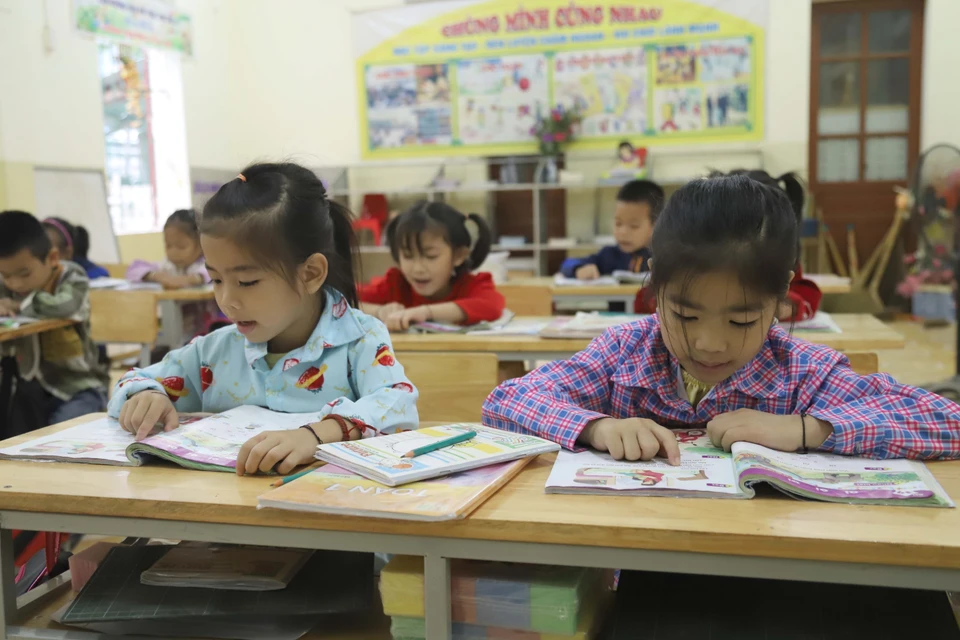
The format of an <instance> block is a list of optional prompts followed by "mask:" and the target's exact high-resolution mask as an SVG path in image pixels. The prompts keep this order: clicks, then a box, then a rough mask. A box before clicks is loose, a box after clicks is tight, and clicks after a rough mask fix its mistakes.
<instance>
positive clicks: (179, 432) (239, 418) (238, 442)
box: [0, 405, 320, 471]
mask: <svg viewBox="0 0 960 640" xmlns="http://www.w3.org/2000/svg"><path fill="white" fill-rule="evenodd" d="M319 419H320V414H319V413H279V412H277V411H271V410H269V409H264V408H262V407H254V406H249V405H247V406H240V407H236V408H235V409H230V410H229V411H225V412H223V413H218V414H216V415H211V416H206V417H203V418H200V417H197V416H189V415H183V416H180V427H179V428H177V429H174V430H173V431H167V432H164V431H160V432H159V433H155V434H154V435H151V436H150V437H148V438H145V439H144V440H141V441H140V442H137V441H136V440H135V439H134V436H133V434H130V433H127V432H126V431H124V430H123V429H122V428H121V427H120V423H118V422H117V421H116V420H113V419H111V418H99V419H96V420H91V421H90V422H84V423H83V424H79V425H77V426H75V427H70V428H68V429H64V430H62V431H57V432H56V433H52V434H50V435H46V436H42V437H40V438H36V439H35V440H30V441H29V442H24V443H22V444H18V445H14V446H12V447H7V448H5V449H0V459H6V460H47V461H56V462H85V463H89V464H110V465H120V466H127V467H138V466H140V465H142V464H144V463H146V462H149V461H150V460H151V459H153V458H163V459H165V460H169V461H171V462H174V463H176V464H178V465H180V466H182V467H186V468H188V469H200V470H203V471H233V470H234V469H235V468H236V462H237V454H238V453H239V452H240V447H241V446H243V443H244V442H246V441H247V440H249V439H250V438H252V437H254V436H256V435H258V434H260V433H263V432H265V431H281V430H285V429H296V428H297V427H299V426H301V425H304V424H309V423H311V422H316V421H318V420H319Z"/></svg>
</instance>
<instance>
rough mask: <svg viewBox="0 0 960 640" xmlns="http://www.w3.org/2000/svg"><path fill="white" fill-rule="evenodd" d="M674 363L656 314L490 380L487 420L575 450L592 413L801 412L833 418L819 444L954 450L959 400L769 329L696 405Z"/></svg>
mask: <svg viewBox="0 0 960 640" xmlns="http://www.w3.org/2000/svg"><path fill="white" fill-rule="evenodd" d="M677 370H678V365H677V361H676V359H674V358H673V356H671V355H670V353H669V352H668V351H667V347H666V345H665V344H664V342H663V339H662V337H661V335H660V324H659V320H658V318H657V316H655V315H654V316H650V317H647V318H644V319H642V320H639V321H637V322H633V323H630V324H626V325H622V326H619V327H614V328H613V329H610V330H608V331H607V332H606V333H604V334H603V335H602V336H600V337H599V338H597V339H596V340H594V341H593V342H592V343H591V344H590V346H589V347H587V348H586V349H585V350H584V351H581V352H580V353H578V354H576V355H575V356H573V357H572V358H570V359H569V360H560V361H557V362H552V363H550V364H547V365H545V366H543V367H541V368H539V369H537V370H536V371H533V372H531V373H529V374H527V375H526V376H524V377H522V378H517V379H514V380H508V381H507V382H504V383H503V384H501V385H500V386H499V387H497V388H496V389H495V390H494V391H493V393H492V394H490V397H489V398H487V400H486V402H485V403H484V405H483V422H484V424H486V425H489V426H492V427H497V428H500V429H506V430H511V431H521V432H527V433H533V434H535V435H538V436H540V437H543V438H547V439H549V440H552V441H554V442H557V443H559V444H560V445H562V446H564V447H566V448H568V449H574V448H576V441H577V438H578V437H579V435H580V433H581V431H583V429H584V427H586V426H587V424H589V423H590V422H592V421H594V420H597V419H599V418H605V417H613V418H629V417H639V418H649V419H651V420H655V421H656V422H657V423H659V424H662V425H664V426H667V427H680V426H687V425H693V424H703V423H706V422H709V421H710V420H712V419H713V418H714V417H715V416H717V415H719V414H722V413H727V412H730V411H735V410H737V409H744V408H746V409H754V410H756V411H763V412H766V413H772V414H779V415H789V414H798V413H801V412H804V413H807V414H808V415H811V416H813V417H816V418H819V419H820V420H824V421H826V422H829V423H830V424H832V425H833V429H834V433H833V435H832V436H830V437H829V438H828V439H827V440H826V441H825V442H824V443H823V445H822V447H821V450H823V451H832V452H834V453H841V454H849V455H861V456H869V457H875V458H900V457H906V458H926V459H937V458H956V457H960V405H957V404H955V403H953V402H951V401H949V400H945V399H944V398H941V397H940V396H937V395H934V394H931V393H928V392H926V391H923V390H921V389H916V388H914V387H909V386H906V385H902V384H899V383H897V382H896V381H895V380H894V379H893V378H891V377H890V376H888V375H886V374H874V375H870V376H859V375H857V374H855V373H854V372H853V371H852V370H851V369H850V366H849V361H848V360H847V358H846V356H844V355H843V354H840V353H837V352H836V351H834V350H833V349H829V348H827V347H824V346H820V345H814V344H810V343H808V342H805V341H803V340H799V339H797V338H794V337H792V336H790V335H789V334H788V333H787V332H786V331H785V330H784V329H783V328H782V327H781V326H779V325H775V326H773V327H772V328H771V329H770V332H769V333H768V335H767V339H766V341H765V342H764V345H763V347H762V348H761V349H760V352H759V353H758V354H757V355H756V356H755V357H754V359H753V360H752V361H751V362H750V363H749V364H748V365H746V366H745V367H743V368H742V369H740V370H739V371H737V373H735V374H734V375H733V376H731V377H730V378H728V379H727V380H724V381H723V382H721V383H720V384H718V385H717V386H715V387H714V388H713V390H712V391H711V392H710V393H709V394H708V395H707V396H706V397H704V398H703V400H701V401H700V403H699V404H698V405H697V408H696V409H694V408H693V407H691V406H690V403H689V402H687V401H686V400H683V399H681V397H680V396H679V394H678V386H677Z"/></svg>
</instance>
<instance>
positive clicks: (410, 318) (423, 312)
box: [386, 306, 433, 331]
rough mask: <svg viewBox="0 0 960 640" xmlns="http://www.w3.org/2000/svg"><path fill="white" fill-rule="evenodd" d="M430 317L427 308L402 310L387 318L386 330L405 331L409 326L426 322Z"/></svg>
mask: <svg viewBox="0 0 960 640" xmlns="http://www.w3.org/2000/svg"><path fill="white" fill-rule="evenodd" d="M432 315H433V314H431V313H430V309H429V307H427V306H423V307H411V308H409V309H404V310H403V311H398V312H396V313H393V314H391V315H389V316H387V322H386V325H387V329H389V330H390V331H406V330H407V329H409V328H410V325H411V324H415V323H417V322H426V321H427V320H429V319H430V318H431V317H432Z"/></svg>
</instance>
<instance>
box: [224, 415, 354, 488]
mask: <svg viewBox="0 0 960 640" xmlns="http://www.w3.org/2000/svg"><path fill="white" fill-rule="evenodd" d="M311 430H312V431H313V432H314V433H315V434H317V435H313V434H311V433H309V431H311ZM342 437H343V434H342V432H341V430H340V425H339V424H337V423H336V422H335V421H333V420H324V421H322V422H319V423H314V424H311V425H310V428H309V429H303V428H301V429H288V430H287V431H268V432H266V433H261V434H260V435H256V436H254V437H252V438H250V439H249V440H247V441H246V442H244V443H243V446H242V447H240V453H239V454H237V475H238V476H242V475H245V474H253V473H257V472H260V473H269V472H270V471H276V472H277V473H279V474H281V475H286V474H288V473H290V472H291V471H293V470H294V469H296V468H297V467H299V466H300V465H303V464H307V463H309V462H313V461H314V459H315V458H314V454H315V453H316V452H317V444H318V442H321V441H322V442H338V441H339V440H340V439H341V438H342Z"/></svg>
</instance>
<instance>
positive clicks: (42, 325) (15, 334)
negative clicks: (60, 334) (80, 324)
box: [0, 318, 74, 342]
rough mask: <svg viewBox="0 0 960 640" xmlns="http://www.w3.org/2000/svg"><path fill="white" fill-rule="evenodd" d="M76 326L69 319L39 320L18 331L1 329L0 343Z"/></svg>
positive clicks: (23, 325)
mask: <svg viewBox="0 0 960 640" xmlns="http://www.w3.org/2000/svg"><path fill="white" fill-rule="evenodd" d="M72 324H74V321H73V320H69V319H66V318H64V319H58V320H37V321H36V322H27V323H25V324H22V325H20V326H19V327H17V328H16V329H4V328H0V342H7V341H9V340H16V339H18V338H26V337H28V336H34V335H37V334H38V333H43V332H44V331H51V330H53V329H62V328H63V327H69V326H70V325H72Z"/></svg>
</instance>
